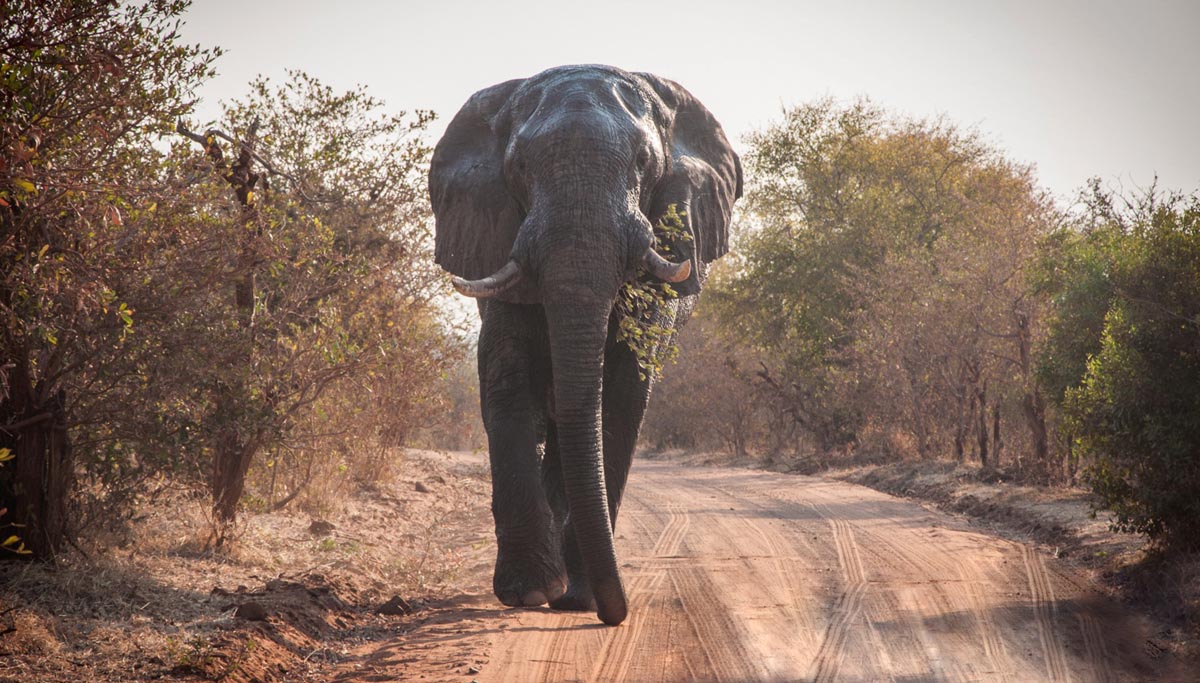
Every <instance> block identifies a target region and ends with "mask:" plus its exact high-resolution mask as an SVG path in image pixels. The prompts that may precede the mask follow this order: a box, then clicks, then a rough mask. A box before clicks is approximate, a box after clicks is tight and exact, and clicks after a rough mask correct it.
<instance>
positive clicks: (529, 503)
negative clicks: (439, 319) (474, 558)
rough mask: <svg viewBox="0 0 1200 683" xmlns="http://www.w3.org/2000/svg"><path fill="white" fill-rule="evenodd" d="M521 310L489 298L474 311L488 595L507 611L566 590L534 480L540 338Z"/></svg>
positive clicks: (552, 529) (540, 416)
mask: <svg viewBox="0 0 1200 683" xmlns="http://www.w3.org/2000/svg"><path fill="white" fill-rule="evenodd" d="M528 308H529V307H526V306H519V305H514V304H507V303H504V302H495V301H491V302H486V303H485V304H483V305H481V306H480V317H481V318H482V320H483V327H482V329H481V330H480V336H479V391H480V403H481V408H482V413H483V422H484V427H485V428H486V429H487V435H488V455H489V458H490V461H491V469H492V515H493V517H494V518H495V523H496V545H497V553H496V571H495V574H494V576H493V590H494V591H495V593H496V597H498V598H499V599H500V601H501V602H503V603H504V604H506V605H510V606H518V605H540V604H544V603H546V602H547V601H548V600H553V599H555V598H557V597H559V596H560V595H561V594H562V592H563V591H564V589H565V585H564V583H565V582H564V580H563V568H562V564H561V555H560V552H559V539H558V534H557V528H556V525H555V523H554V520H553V516H552V513H551V509H550V502H549V501H548V500H547V496H546V493H545V489H543V487H542V482H541V476H540V471H541V463H540V459H541V458H540V453H539V445H540V441H541V434H540V433H539V431H540V428H541V426H542V424H543V423H544V421H545V406H544V401H543V396H544V393H543V392H544V389H542V386H541V385H543V384H544V378H542V375H543V374H544V373H543V372H542V371H541V368H540V365H539V362H538V360H537V359H538V358H539V357H540V356H539V344H540V343H541V342H540V339H541V338H540V336H539V335H538V326H537V324H536V318H535V317H534V313H533V312H531V311H529V310H527V309H528ZM531 320H532V321H534V322H532V323H531Z"/></svg>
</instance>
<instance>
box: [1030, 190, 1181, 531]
mask: <svg viewBox="0 0 1200 683" xmlns="http://www.w3.org/2000/svg"><path fill="white" fill-rule="evenodd" d="M1090 200H1091V201H1089V204H1088V206H1089V209H1090V210H1089V212H1088V220H1087V222H1086V223H1085V225H1084V229H1083V230H1081V231H1079V232H1078V233H1075V234H1068V235H1063V236H1059V242H1058V244H1057V247H1058V251H1059V253H1063V254H1065V255H1066V256H1067V258H1066V259H1065V262H1066V263H1067V264H1068V265H1069V266H1070V268H1069V270H1067V271H1066V272H1065V274H1063V273H1059V275H1060V277H1059V278H1058V279H1057V280H1056V281H1055V284H1056V287H1055V289H1054V290H1053V291H1054V294H1055V296H1054V298H1053V302H1054V308H1053V315H1054V320H1055V324H1054V328H1053V329H1054V330H1055V333H1054V334H1052V335H1051V336H1050V337H1049V338H1048V341H1047V344H1046V349H1045V351H1044V352H1043V374H1044V375H1045V376H1046V377H1047V378H1048V382H1050V383H1051V384H1050V386H1051V387H1053V388H1054V389H1058V388H1059V387H1065V388H1064V389H1063V390H1062V392H1063V393H1062V397H1063V398H1062V403H1063V410H1064V421H1065V423H1066V428H1067V430H1068V433H1069V435H1070V436H1071V438H1072V443H1073V447H1074V451H1075V454H1076V455H1077V456H1078V457H1079V458H1080V460H1081V462H1082V463H1083V464H1084V466H1085V471H1084V475H1085V478H1086V479H1087V481H1088V482H1089V483H1090V484H1091V486H1092V487H1093V489H1094V490H1095V491H1096V492H1097V494H1098V495H1099V503H1098V505H1099V506H1100V507H1103V508H1105V509H1109V510H1111V511H1112V512H1113V514H1114V516H1115V520H1114V523H1115V526H1116V527H1117V528H1120V529H1123V530H1128V531H1137V532H1141V533H1145V534H1147V535H1149V536H1150V537H1151V538H1156V539H1161V540H1163V541H1164V542H1165V543H1167V544H1168V545H1174V546H1180V547H1192V548H1194V547H1196V546H1197V543H1198V540H1197V539H1200V498H1198V497H1197V495H1196V492H1197V491H1200V417H1198V416H1200V391H1197V387H1200V353H1198V350H1200V197H1197V196H1192V197H1184V196H1182V195H1180V194H1177V193H1168V194H1166V195H1163V194H1161V193H1159V192H1158V191H1157V190H1156V189H1154V188H1151V189H1150V190H1149V191H1147V192H1145V193H1142V194H1140V195H1137V196H1135V197H1133V198H1131V199H1124V198H1121V197H1119V196H1114V195H1113V194H1112V193H1110V192H1106V191H1103V190H1101V189H1100V188H1099V186H1098V184H1093V186H1092V189H1091V194H1090ZM1100 310H1103V311H1104V313H1103V316H1102V318H1101V319H1102V323H1101V324H1100V325H1099V329H1098V330H1097V324H1096V319H1097V316H1096V312H1098V311H1100ZM1081 323H1082V324H1081ZM1072 325H1075V329H1070V327H1071V326H1072ZM1081 357H1083V358H1084V360H1083V363H1082V367H1081V363H1080V358H1081Z"/></svg>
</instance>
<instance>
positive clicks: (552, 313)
mask: <svg viewBox="0 0 1200 683" xmlns="http://www.w3.org/2000/svg"><path fill="white" fill-rule="evenodd" d="M429 193H430V200H431V204H432V208H433V213H434V220H435V240H434V242H435V245H434V246H435V260H436V262H437V264H438V265H440V266H441V267H442V268H443V269H445V270H447V271H449V273H450V274H451V275H452V276H453V277H452V278H451V279H452V282H453V284H454V286H455V288H456V289H457V290H458V291H459V292H460V293H462V294H465V295H467V296H471V297H475V298H477V306H478V310H479V316H480V321H481V327H480V332H479V342H478V368H479V393H480V410H481V413H482V417H483V421H484V426H485V428H486V432H487V438H488V452H489V460H490V466H491V475H492V514H493V518H494V521H495V532H496V544H497V553H496V565H495V571H494V575H493V586H492V587H493V590H494V592H495V594H496V597H497V598H499V600H500V601H501V602H502V603H503V604H505V605H508V606H536V605H543V604H546V603H549V606H550V607H551V608H552V609H561V610H578V611H592V610H595V612H596V614H597V615H598V617H599V618H600V620H601V621H602V622H604V623H605V624H609V625H616V624H619V623H621V622H622V621H623V620H624V619H625V618H626V616H627V613H628V604H627V599H626V595H625V590H624V587H623V585H622V583H621V577H620V572H619V569H618V566H617V558H616V553H615V550H614V545H613V526H614V524H615V522H616V517H617V511H618V509H619V507H620V502H621V496H622V493H623V491H624V488H625V483H626V480H627V477H628V474H629V470H630V466H631V463H632V458H633V452H634V447H635V444H636V442H637V435H638V430H639V429H640V427H641V422H642V416H643V414H644V412H645V409H646V405H647V401H648V399H649V396H650V388H651V384H652V377H651V376H648V375H647V373H645V372H642V371H641V369H640V367H639V365H638V358H637V357H636V355H635V353H634V352H633V350H632V349H631V348H630V345H629V344H627V343H625V342H622V341H621V340H619V339H618V335H617V327H618V323H619V320H618V317H619V316H618V315H617V314H616V313H614V303H615V302H616V300H617V297H618V296H619V291H620V290H621V288H622V286H623V285H624V284H625V283H627V282H630V281H634V280H638V279H641V281H643V282H653V283H662V282H666V283H672V287H673V289H674V290H675V293H676V295H677V298H675V299H671V300H668V301H660V302H658V303H657V304H655V306H656V308H655V310H653V311H651V315H652V316H653V317H654V319H655V320H656V321H658V322H659V323H661V324H662V325H664V326H666V329H668V330H677V329H678V328H679V326H681V325H682V324H683V323H684V322H686V320H687V318H688V316H689V315H690V313H691V310H692V308H693V306H694V305H695V302H696V300H697V298H698V296H699V293H700V289H701V288H702V287H703V285H704V282H705V279H706V275H707V270H708V264H710V263H711V262H713V261H714V260H715V259H717V258H719V257H720V256H722V255H723V254H725V253H726V251H727V250H728V245H729V224H730V220H731V214H732V210H733V204H734V202H735V201H736V200H737V199H738V198H739V197H741V194H742V167H741V162H740V160H739V159H738V156H737V154H736V153H735V152H734V151H733V149H732V147H731V146H730V144H729V141H728V139H727V138H726V137H725V133H724V131H723V130H722V128H721V126H720V124H719V123H718V122H717V121H716V119H714V118H713V116H712V114H710V113H709V111H708V110H707V109H706V108H705V107H704V105H702V104H701V103H700V102H699V101H698V100H697V99H696V98H695V97H693V96H692V94H691V93H689V92H688V91H687V90H685V89H684V88H683V87H682V86H680V85H679V84H677V83H675V82H673V81H670V80H667V79H664V78H660V77H658V76H654V75H651V74H648V73H631V72H627V71H624V70H621V69H618V68H615V67H610V66H602V65H575V66H561V67H556V68H552V69H548V70H546V71H543V72H541V73H538V74H537V75H534V76H532V77H529V78H523V79H515V80H510V81H506V82H503V83H500V84H497V85H493V86H491V87H489V88H485V89H483V90H480V91H479V92H477V93H475V94H474V95H472V96H471V97H470V98H469V99H468V100H467V102H466V103H465V104H464V105H463V106H462V108H461V109H460V110H459V111H458V113H457V114H456V115H455V117H454V118H453V120H451V122H450V124H449V125H448V126H447V128H446V131H445V133H444V135H443V136H442V138H441V139H440V140H439V141H438V143H437V145H436V147H435V149H434V151H433V156H432V158H431V161H430V169H429ZM668 214H670V215H672V216H674V215H675V214H678V216H679V218H678V221H679V222H680V223H682V227H683V229H684V230H683V231H680V232H675V233H672V234H671V235H666V234H660V235H659V238H660V239H659V241H660V242H661V243H662V244H660V246H659V249H663V250H664V251H666V252H667V254H668V255H670V256H672V257H673V258H676V259H677V260H676V261H671V260H668V259H667V258H665V257H664V256H663V255H661V254H659V253H658V251H657V250H656V248H655V238H656V236H655V226H656V225H659V222H660V221H661V220H662V219H663V217H664V216H667V215H668ZM659 232H660V233H662V231H661V230H660V231H659ZM683 232H686V234H682V233H683ZM664 247H666V248H665V249H664Z"/></svg>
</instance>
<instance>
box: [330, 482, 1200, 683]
mask: <svg viewBox="0 0 1200 683" xmlns="http://www.w3.org/2000/svg"><path fill="white" fill-rule="evenodd" d="M636 477H638V478H637V479H635V480H633V481H632V482H631V488H630V494H631V495H629V496H627V498H626V506H625V507H624V508H623V511H622V516H621V520H622V522H623V525H622V526H621V527H620V528H619V529H620V530H619V533H618V553H619V556H620V557H621V558H622V560H623V562H624V563H623V564H622V574H623V575H624V576H625V578H626V586H627V593H628V596H629V600H630V615H629V618H628V619H627V620H626V622H625V623H624V624H623V625H621V626H620V627H617V628H609V627H603V626H601V625H600V624H598V623H597V621H596V619H595V616H594V615H592V614H563V613H556V612H552V611H550V610H545V609H528V610H499V609H497V610H494V611H493V614H495V616H494V617H491V618H490V620H489V617H487V616H486V615H484V616H480V615H481V614H482V613H486V611H487V610H476V612H474V613H472V616H471V620H472V621H473V622H479V623H480V624H481V626H480V627H479V628H475V629H464V631H466V633H464V635H462V636H460V638H461V639H462V640H458V641H453V640H449V641H444V640H442V638H446V639H450V638H452V637H453V636H452V635H450V634H451V633H453V632H452V631H445V630H444V631H442V632H440V633H438V634H437V638H438V639H437V640H436V641H430V642H437V643H439V646H445V647H449V646H451V644H453V646H454V647H463V643H464V642H471V641H470V640H469V639H471V638H474V639H475V641H474V642H480V643H482V644H481V645H480V646H479V648H480V650H478V651H479V652H481V653H482V652H483V651H484V650H483V648H490V650H489V652H490V653H494V654H493V655H491V656H490V657H479V660H480V661H482V660H483V659H490V661H488V663H487V664H486V665H485V666H484V667H483V668H484V671H483V672H481V673H479V674H478V675H476V679H477V680H478V681H480V683H501V682H519V683H533V682H536V681H596V682H604V683H609V682H610V681H611V682H613V683H616V682H617V681H627V682H629V683H635V682H636V683H665V682H668V681H669V682H671V683H675V682H680V681H714V682H716V681H726V682H733V683H749V682H752V681H811V682H822V683H828V682H831V681H853V682H855V683H867V682H870V683H874V682H875V681H892V683H917V682H918V681H919V682H921V683H933V682H935V681H936V682H939V683H968V682H976V683H1048V682H1050V683H1065V682H1068V681H1073V682H1074V683H1123V682H1129V683H1133V682H1136V681H1146V682H1148V681H1154V682H1155V683H1165V682H1167V681H1177V680H1178V681H1182V680H1188V679H1187V678H1186V677H1185V676H1183V675H1178V674H1175V675H1173V669H1172V668H1171V666H1168V664H1169V662H1164V661H1161V660H1154V661H1151V660H1149V658H1147V657H1145V655H1144V653H1141V652H1140V649H1139V648H1138V647H1137V644H1139V643H1141V642H1144V640H1143V638H1144V635H1143V634H1144V633H1145V631H1144V629H1142V628H1141V627H1140V626H1139V625H1138V624H1137V623H1136V620H1134V619H1130V618H1129V617H1128V615H1127V614H1125V613H1124V610H1123V609H1122V608H1121V607H1120V606H1119V605H1115V604H1112V603H1111V602H1108V601H1105V600H1103V599H1102V598H1101V597H1100V596H1098V595H1096V594H1095V593H1094V592H1093V591H1091V590H1090V589H1089V588H1088V587H1087V584H1086V582H1085V581H1084V580H1083V579H1082V578H1080V577H1079V576H1076V575H1075V574H1074V573H1072V572H1070V570H1069V569H1065V568H1062V567H1060V566H1059V565H1058V564H1057V563H1054V562H1053V561H1052V560H1049V559H1046V558H1043V557H1042V556H1041V555H1039V554H1038V553H1036V552H1035V551H1033V550H1030V549H1026V548H1022V547H1021V546H1019V545H1018V544H1015V543H1011V542H1008V541H1003V540H998V539H995V538H991V537H988V536H986V535H984V534H981V533H978V532H977V531H974V530H970V529H968V528H966V527H965V525H963V524H962V522H961V520H955V519H954V518H951V517H948V516H945V515H940V514H938V513H933V512H930V511H928V510H924V509H923V508H920V507H918V506H916V505H913V504H911V503H907V502H904V501H901V500H899V499H895V498H891V497H888V496H884V495H883V494H878V493H876V492H873V491H869V490H866V489H862V488H859V487H855V486H852V485H847V484H841V483H835V482H828V481H823V480H817V479H811V478H807V477H782V476H778V475H771V474H767V473H762V472H748V471H738V470H713V469H707V468H683V467H674V466H667V465H659V464H649V465H643V466H642V467H641V469H639V470H638V472H637V474H636ZM489 579H490V576H480V577H479V579H478V583H479V585H480V586H481V587H482V586H486V585H487V583H488V580H489ZM480 590H482V588H480ZM481 597H482V596H481ZM454 623H455V622H454V621H453V620H448V621H447V626H448V627H449V626H453V624H454ZM488 626H493V628H488ZM480 631H483V632H485V633H487V635H482V634H481V633H480ZM472 632H474V635H472ZM406 673H408V672H406ZM425 673H428V674H429V675H428V676H427V678H426V680H427V681H451V680H453V681H455V683H461V682H462V680H463V678H462V674H461V672H446V671H445V670H444V665H443V670H442V671H441V672H440V674H439V673H437V672H433V671H432V670H430V671H427V672H425ZM450 674H454V675H450ZM408 678H416V677H415V676H409V677H408ZM347 680H348V681H354V680H365V679H353V678H351V679H347Z"/></svg>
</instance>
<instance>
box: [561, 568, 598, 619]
mask: <svg viewBox="0 0 1200 683" xmlns="http://www.w3.org/2000/svg"><path fill="white" fill-rule="evenodd" d="M550 608H551V609H557V610H562V611H564V612H595V611H596V598H595V597H594V596H593V595H592V586H591V584H590V583H588V580H587V578H585V577H575V576H572V577H571V581H570V584H569V585H568V586H567V590H566V592H565V593H563V594H562V595H561V596H559V597H558V598H557V599H555V600H551V601H550Z"/></svg>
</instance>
